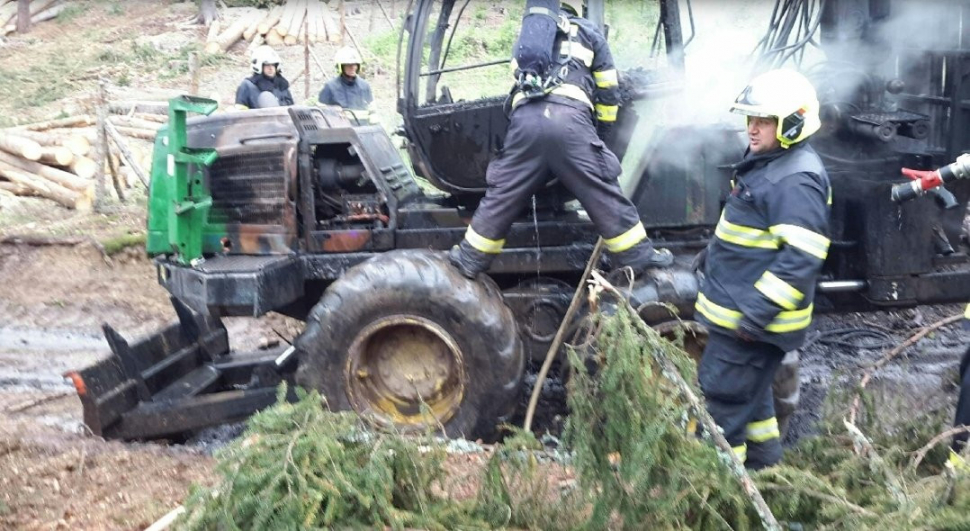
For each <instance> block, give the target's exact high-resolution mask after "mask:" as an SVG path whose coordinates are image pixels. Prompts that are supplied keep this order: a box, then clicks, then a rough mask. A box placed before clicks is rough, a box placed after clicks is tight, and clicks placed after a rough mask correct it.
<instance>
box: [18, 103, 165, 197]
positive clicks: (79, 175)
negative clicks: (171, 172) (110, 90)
mask: <svg viewBox="0 0 970 531" xmlns="http://www.w3.org/2000/svg"><path fill="white" fill-rule="evenodd" d="M167 107H168V106H167V104H166V103H160V102H153V101H146V102H141V101H130V102H113V103H111V104H110V105H109V111H110V112H111V115H110V117H109V118H108V122H109V123H110V124H111V126H112V127H113V129H114V130H115V131H116V132H117V133H118V141H117V142H115V141H109V142H108V146H109V151H108V153H109V160H108V161H106V170H105V173H106V174H110V171H111V168H112V167H113V168H114V171H116V172H120V176H121V177H122V178H121V179H119V181H120V182H121V183H123V186H125V187H132V186H135V185H136V183H138V182H139V181H140V180H142V179H145V180H147V176H148V175H149V174H150V172H151V152H152V142H154V139H155V135H156V133H157V131H158V129H159V128H161V127H162V126H163V125H164V124H165V123H166V122H167V121H168V115H167ZM96 133H97V131H96V120H95V119H94V117H93V116H90V115H79V116H71V117H68V118H58V119H53V120H47V121H43V122H37V123H33V124H27V125H21V126H16V127H9V128H6V129H0V191H4V192H7V193H10V194H14V195H17V196H37V197H44V198H47V199H50V200H52V201H55V202H56V203H58V204H60V205H62V206H65V207H67V208H71V209H76V210H81V211H89V210H91V208H92V206H93V202H94V194H95V177H96V176H97V174H98V171H97V170H98V167H97V163H96V162H95V161H94V154H95V149H94V147H93V145H94V143H95V142H96V139H97V134H96ZM133 166H137V169H136V168H134V167H133ZM139 186H140V184H139Z"/></svg>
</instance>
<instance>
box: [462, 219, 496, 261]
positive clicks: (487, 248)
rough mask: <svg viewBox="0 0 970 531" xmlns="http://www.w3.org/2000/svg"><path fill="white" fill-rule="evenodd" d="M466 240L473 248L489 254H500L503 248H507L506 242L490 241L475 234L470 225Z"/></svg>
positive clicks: (466, 232)
mask: <svg viewBox="0 0 970 531" xmlns="http://www.w3.org/2000/svg"><path fill="white" fill-rule="evenodd" d="M465 240H466V241H467V242H468V243H469V244H470V245H471V246H472V247H474V248H476V249H478V250H479V251H481V252H483V253H488V254H498V253H500V252H502V247H504V246H505V240H490V239H488V238H486V237H484V236H482V235H481V234H479V233H477V232H475V229H473V228H472V226H471V225H469V226H468V230H466V231H465Z"/></svg>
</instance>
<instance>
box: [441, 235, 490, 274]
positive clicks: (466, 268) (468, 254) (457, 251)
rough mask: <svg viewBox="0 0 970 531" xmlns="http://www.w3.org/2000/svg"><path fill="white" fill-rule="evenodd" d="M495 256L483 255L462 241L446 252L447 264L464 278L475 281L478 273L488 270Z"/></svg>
mask: <svg viewBox="0 0 970 531" xmlns="http://www.w3.org/2000/svg"><path fill="white" fill-rule="evenodd" d="M495 256H496V255H494V254H488V253H483V252H481V251H479V250H478V249H475V248H474V247H472V246H471V245H469V244H468V243H467V242H466V241H464V240H462V241H461V243H460V244H458V245H455V246H454V247H452V248H451V250H450V251H448V262H450V263H451V265H452V266H454V267H455V269H457V270H458V272H459V273H461V274H462V276H464V277H465V278H469V279H471V280H475V277H477V276H478V274H479V273H482V272H485V271H487V270H488V267H489V266H490V265H492V260H493V259H494V258H495Z"/></svg>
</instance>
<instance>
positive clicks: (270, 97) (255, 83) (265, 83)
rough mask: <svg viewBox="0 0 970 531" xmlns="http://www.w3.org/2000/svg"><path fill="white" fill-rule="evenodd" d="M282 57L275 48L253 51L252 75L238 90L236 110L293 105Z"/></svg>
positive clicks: (266, 47)
mask: <svg viewBox="0 0 970 531" xmlns="http://www.w3.org/2000/svg"><path fill="white" fill-rule="evenodd" d="M280 64H281V61H280V56H279V55H277V53H276V51H275V50H273V48H271V47H269V46H266V45H263V46H259V47H258V48H256V49H255V50H253V53H252V55H251V56H250V58H249V66H250V69H251V70H252V75H251V76H249V77H247V78H246V79H244V80H243V82H242V83H240V84H239V88H237V89H236V108H238V109H260V108H264V107H279V106H286V105H293V95H292V94H290V83H289V81H287V80H286V78H284V77H283V74H282V73H281V71H280V70H281V68H280Z"/></svg>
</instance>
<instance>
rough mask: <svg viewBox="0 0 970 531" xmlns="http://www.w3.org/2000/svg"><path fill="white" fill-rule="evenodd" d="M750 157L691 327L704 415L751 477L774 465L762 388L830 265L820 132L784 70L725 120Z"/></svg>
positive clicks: (774, 433)
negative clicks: (704, 336)
mask: <svg viewBox="0 0 970 531" xmlns="http://www.w3.org/2000/svg"><path fill="white" fill-rule="evenodd" d="M731 110H732V112H735V113H738V114H742V115H744V116H745V117H746V120H747V135H748V140H749V147H748V149H747V151H746V153H745V155H744V159H743V160H742V161H741V162H739V163H737V164H735V165H734V182H733V188H732V190H731V193H730V195H729V196H728V198H727V201H726V204H725V206H724V211H723V213H722V214H721V220H720V222H719V223H718V225H717V228H716V230H715V233H714V237H713V238H711V241H710V243H709V244H708V247H707V251H706V253H707V256H706V260H705V266H704V273H705V276H704V280H703V282H702V284H701V289H700V293H699V294H698V299H697V305H696V310H697V316H698V319H699V320H700V321H701V322H703V323H704V324H705V325H706V326H707V327H708V328H709V329H710V338H709V341H708V344H707V347H706V348H705V349H704V355H703V358H702V360H701V364H700V368H699V371H698V378H699V380H700V384H701V388H702V389H703V390H704V395H705V398H706V400H707V407H708V410H709V411H710V412H711V415H712V416H713V417H714V420H715V421H717V423H718V425H719V426H720V427H721V429H723V430H724V436H725V438H726V439H727V440H728V442H729V443H730V444H731V446H732V447H733V448H734V450H735V453H736V454H737V455H738V456H739V457H740V458H741V460H742V461H743V462H745V465H746V466H747V467H749V468H753V469H758V468H763V467H765V466H770V465H773V464H776V463H777V462H778V461H779V460H780V459H781V439H780V436H781V433H780V431H779V428H778V422H777V420H776V419H775V412H774V405H773V398H772V390H771V384H772V381H773V380H774V377H775V372H776V370H777V369H778V366H779V365H780V363H781V361H782V358H784V356H785V353H786V352H789V351H793V350H795V349H798V348H799V347H800V346H801V345H802V343H803V342H804V340H805V334H806V332H807V331H808V326H809V324H811V322H812V309H813V307H812V300H813V298H814V296H815V283H816V280H817V278H818V275H819V273H820V272H821V269H822V263H823V262H824V261H825V258H826V256H828V248H829V238H828V230H829V210H830V205H831V187H830V184H829V178H828V175H827V174H826V172H825V168H824V167H823V166H822V162H821V160H820V159H819V157H818V155H817V154H816V153H815V151H814V150H813V149H812V147H811V146H809V145H807V143H806V142H805V140H806V139H807V138H809V137H810V136H811V135H812V134H813V133H815V132H816V131H818V129H819V127H820V125H821V124H820V121H819V103H818V99H817V96H816V94H815V89H814V87H812V85H811V83H810V82H809V81H808V80H807V79H806V78H805V77H804V76H802V75H801V74H799V73H797V72H794V71H792V70H772V71H770V72H767V73H765V74H762V75H760V76H758V77H756V78H755V79H754V80H752V81H751V83H750V84H749V85H748V86H747V87H746V88H745V89H744V91H743V92H741V94H740V95H739V96H738V98H737V100H736V101H735V103H734V105H733V106H732V108H731Z"/></svg>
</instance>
